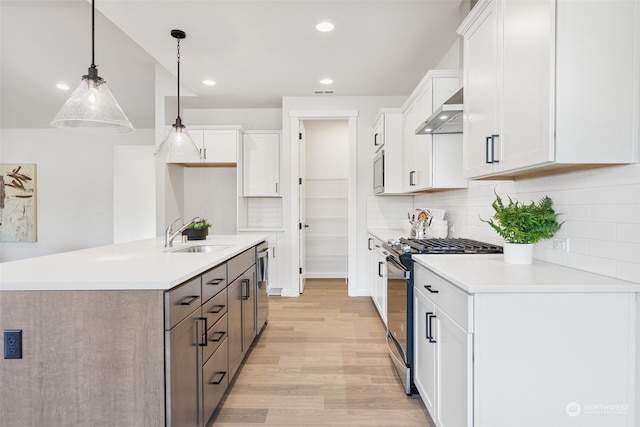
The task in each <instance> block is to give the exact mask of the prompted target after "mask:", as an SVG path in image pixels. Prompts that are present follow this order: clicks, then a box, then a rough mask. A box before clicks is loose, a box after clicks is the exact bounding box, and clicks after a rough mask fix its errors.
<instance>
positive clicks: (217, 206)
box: [184, 167, 238, 234]
mask: <svg viewBox="0 0 640 427" xmlns="http://www.w3.org/2000/svg"><path fill="white" fill-rule="evenodd" d="M237 171H238V169H237V168H231V167H227V168H184V212H185V213H184V219H185V221H186V220H188V219H191V218H193V217H195V216H199V217H203V218H206V219H207V220H208V221H209V223H210V224H211V228H210V229H209V234H236V231H237V225H236V218H237V206H236V197H237V184H236V179H237V178H236V177H237Z"/></svg>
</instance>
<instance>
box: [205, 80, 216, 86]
mask: <svg viewBox="0 0 640 427" xmlns="http://www.w3.org/2000/svg"><path fill="white" fill-rule="evenodd" d="M202 84H203V85H206V86H215V84H216V82H214V81H213V80H208V79H207V80H203V81H202Z"/></svg>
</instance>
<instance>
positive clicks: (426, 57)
mask: <svg viewBox="0 0 640 427" xmlns="http://www.w3.org/2000/svg"><path fill="white" fill-rule="evenodd" d="M462 3H465V4H466V2H465V1H464V0H407V1H405V0H339V1H319V0H253V1H250V0H194V1H189V0H96V9H97V10H98V12H99V13H97V14H96V64H97V65H98V66H99V74H100V76H101V77H103V78H105V80H107V82H108V85H109V88H110V90H111V91H112V92H113V94H114V96H115V97H116V99H118V101H119V102H120V104H121V106H122V108H123V110H124V111H125V113H127V115H128V116H129V118H130V120H131V122H132V123H133V125H134V126H135V127H140V128H145V127H153V126H154V122H153V120H154V119H153V115H154V96H155V95H154V93H155V92H154V90H155V89H154V75H155V73H154V68H155V64H156V62H157V63H159V64H161V65H162V66H164V67H165V68H166V69H167V70H169V71H170V72H171V73H172V74H175V73H176V41H175V39H173V38H172V37H171V36H170V35H169V32H170V30H171V29H173V28H178V29H181V30H183V31H185V32H186V33H187V38H186V39H185V40H183V41H181V43H180V44H181V66H180V74H181V92H182V94H183V95H186V94H191V93H192V94H194V95H196V96H194V97H184V98H183V99H182V105H183V106H184V107H194V108H197V107H211V108H225V107H228V108H251V107H256V108H257V107H259V108H265V107H276V108H277V107H280V105H281V98H282V96H313V92H314V90H318V89H332V90H334V91H335V95H321V96H369V95H408V94H409V93H410V92H411V90H412V89H413V88H414V87H415V86H416V84H417V83H418V81H419V80H420V79H421V78H422V76H423V75H424V73H425V72H426V71H427V70H428V69H431V68H433V67H435V66H436V64H437V63H438V61H439V60H440V59H441V58H442V56H443V55H444V53H445V52H446V51H447V49H448V48H449V47H450V46H451V45H452V44H453V42H454V41H455V39H456V37H457V36H456V34H455V29H456V27H457V26H458V24H459V23H460V21H461V15H462V13H463V12H461V10H462V9H464V8H465V6H464V5H461V4H462ZM0 6H1V8H0V31H1V40H2V41H1V50H0V54H1V57H2V64H1V68H0V80H1V82H0V83H1V84H0V91H1V92H0V95H1V98H2V99H1V101H2V102H1V110H0V126H2V127H48V126H49V125H48V123H49V121H50V120H51V118H52V117H53V116H54V115H55V114H56V112H57V110H58V109H59V108H60V107H61V106H62V104H63V103H64V100H65V99H66V97H67V96H68V93H61V92H60V91H59V90H58V89H56V88H55V84H56V83H57V82H58V81H63V80H64V81H67V82H68V83H69V84H70V86H71V87H72V89H73V88H75V86H77V84H78V83H79V81H80V78H81V75H82V74H85V73H86V70H87V68H88V66H89V65H90V64H91V47H90V29H91V27H90V22H91V21H90V19H91V18H90V17H91V15H90V11H91V7H90V2H89V1H87V0H69V1H59V0H46V1H42V0H41V1H31V0H19V1H8V0H0ZM466 8H467V9H468V6H467V7H466ZM323 20H329V21H331V22H332V23H334V24H335V30H334V31H333V32H330V33H320V32H318V31H316V30H315V25H316V24H317V23H318V22H320V21H323ZM325 77H330V78H332V79H333V80H334V84H333V85H331V86H329V87H325V86H322V85H321V84H320V83H319V80H320V79H322V78H325ZM204 78H210V79H213V80H215V81H216V82H217V85H215V86H212V87H207V86H204V85H203V84H202V83H201V81H202V80H203V79H204Z"/></svg>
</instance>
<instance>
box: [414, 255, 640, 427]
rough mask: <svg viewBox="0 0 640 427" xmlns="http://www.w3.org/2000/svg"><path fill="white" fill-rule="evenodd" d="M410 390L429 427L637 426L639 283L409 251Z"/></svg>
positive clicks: (539, 265) (537, 264)
mask: <svg viewBox="0 0 640 427" xmlns="http://www.w3.org/2000/svg"><path fill="white" fill-rule="evenodd" d="M413 258H414V260H415V261H416V264H415V266H414V270H415V271H414V291H415V293H414V308H415V316H414V333H415V349H416V353H415V360H416V363H415V378H414V380H415V385H416V387H417V388H418V390H419V391H420V395H421V397H422V399H423V401H424V402H425V405H426V406H427V409H428V410H429V412H430V413H431V415H432V417H433V419H434V420H435V421H436V425H438V426H446V425H456V426H474V427H511V426H515V425H517V426H519V427H538V426H554V427H565V426H566V427H571V426H581V427H586V426H593V427H596V426H597V427H600V426H607V427H636V426H637V425H638V411H637V409H636V408H638V402H639V400H638V396H639V394H638V384H639V382H638V367H639V366H640V352H639V351H638V342H639V340H638V333H639V331H640V319H639V313H638V305H639V303H640V298H639V295H640V285H639V284H636V283H631V282H626V281H624V280H621V279H615V278H611V277H606V276H602V275H598V274H593V273H589V272H585V271H581V270H576V269H572V268H568V267H564V266H559V265H555V264H550V263H545V262H541V261H534V263H533V264H531V265H514V264H506V263H505V262H504V261H503V257H502V255H477V254H474V255H416V256H414V257H413Z"/></svg>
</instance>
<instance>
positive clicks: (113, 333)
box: [0, 235, 265, 427]
mask: <svg viewBox="0 0 640 427" xmlns="http://www.w3.org/2000/svg"><path fill="white" fill-rule="evenodd" d="M264 239H265V236H263V235H253V236H252V235H241V236H209V239H208V240H207V241H204V242H203V241H200V242H198V243H188V244H187V246H189V245H195V244H199V245H202V244H206V245H212V246H213V245H215V246H217V247H216V249H215V250H214V251H212V252H209V253H181V252H176V250H179V249H181V248H182V246H183V245H182V244H176V247H175V248H171V249H164V248H163V244H162V243H163V242H162V238H158V239H149V240H144V241H138V242H131V243H125V244H119V245H112V246H106V247H100V248H92V249H86V250H81V251H75V252H68V253H63V254H56V255H50V256H45V257H38V258H33V259H27V260H22V261H13V262H7V263H3V264H0V328H1V329H2V330H6V329H20V330H22V341H23V342H22V349H23V357H22V359H3V358H2V359H0V383H1V384H2V387H0V414H1V415H0V416H1V421H0V425H2V426H3V427H21V426H35V425H47V426H52V427H57V426H76V425H82V426H106V425H108V426H153V427H157V426H162V425H167V426H186V425H190V426H205V425H206V424H207V421H208V419H209V417H210V416H211V414H212V413H213V412H214V411H215V409H216V407H217V405H218V403H219V401H220V399H221V398H222V396H223V394H224V392H225V390H226V389H227V387H228V384H229V381H231V379H232V378H233V374H232V373H235V372H236V371H237V369H238V367H239V366H240V365H241V362H242V360H243V359H244V357H245V356H246V354H247V350H248V348H249V346H250V345H251V343H252V342H253V339H254V338H255V320H252V319H254V318H253V317H251V316H255V314H249V311H251V312H252V313H254V310H255V309H254V310H253V311H252V310H249V309H248V304H251V301H253V302H254V304H255V291H254V290H253V288H252V286H253V285H255V246H256V245H257V244H258V243H260V242H262V241H263V240H264ZM237 271H239V273H236V272H237ZM232 276H234V277H232ZM227 279H229V280H227ZM236 281H237V282H238V283H240V285H241V286H240V288H241V289H240V295H239V296H238V297H237V298H238V301H239V302H240V304H239V308H240V312H239V315H238V313H236V312H235V311H234V310H235V309H234V306H236V305H238V304H237V302H236V301H235V300H234V297H233V296H232V292H233V291H232V287H231V286H232V285H233V283H235V282H236ZM247 297H249V298H247ZM237 322H240V323H239V324H236V323H237ZM244 322H250V323H251V328H245V327H244V326H245V323H244ZM251 329H253V335H251V334H249V335H247V334H244V335H243V331H244V330H251ZM0 339H2V338H0ZM237 341H239V342H240V346H239V348H240V351H239V352H235V353H230V351H231V348H232V345H234V344H233V343H234V342H237ZM236 346H237V345H236ZM230 372H232V373H230Z"/></svg>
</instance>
